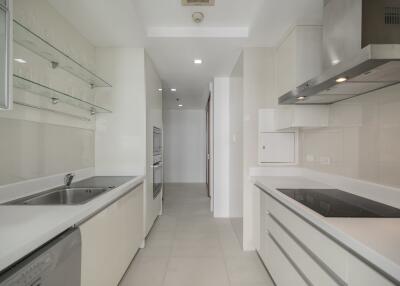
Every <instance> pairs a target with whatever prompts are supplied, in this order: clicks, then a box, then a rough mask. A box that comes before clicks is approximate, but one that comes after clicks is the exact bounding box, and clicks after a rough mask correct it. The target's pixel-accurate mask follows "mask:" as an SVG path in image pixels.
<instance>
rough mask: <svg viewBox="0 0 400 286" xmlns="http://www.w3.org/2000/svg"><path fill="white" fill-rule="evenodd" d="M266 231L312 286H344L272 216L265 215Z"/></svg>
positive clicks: (342, 282) (343, 283)
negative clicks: (277, 242)
mask: <svg viewBox="0 0 400 286" xmlns="http://www.w3.org/2000/svg"><path fill="white" fill-rule="evenodd" d="M265 217H266V224H267V227H266V228H267V229H268V231H269V232H270V233H271V234H272V235H273V236H274V237H275V238H276V240H277V241H279V243H280V245H281V246H282V248H283V249H285V251H286V253H287V255H288V256H289V257H290V258H291V259H292V260H293V262H294V263H295V264H297V265H299V267H300V268H301V271H302V272H303V273H304V275H305V276H306V277H307V278H308V280H309V281H310V282H311V283H312V284H313V285H324V286H337V285H346V283H345V282H344V281H342V280H341V279H340V278H339V277H337V275H336V274H335V273H333V272H332V271H331V270H330V269H328V268H327V267H326V265H323V263H321V261H319V258H317V257H316V256H315V255H314V254H313V253H312V252H311V251H310V250H309V249H308V248H307V247H306V246H305V245H304V244H303V243H302V242H300V241H299V240H297V239H296V238H295V237H294V236H293V234H291V233H290V231H289V230H288V229H285V227H284V226H282V225H280V223H279V221H277V220H276V218H274V217H273V216H272V215H266V216H265ZM320 263H321V264H320Z"/></svg>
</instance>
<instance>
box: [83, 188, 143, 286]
mask: <svg viewBox="0 0 400 286" xmlns="http://www.w3.org/2000/svg"><path fill="white" fill-rule="evenodd" d="M80 230H81V235H82V266H81V267H82V268H81V269H82V272H81V273H82V276H81V277H82V278H81V285H82V286H117V285H118V283H119V282H120V280H121V278H122V276H123V275H124V273H125V271H126V269H127V268H128V266H129V264H130V263H131V261H132V259H133V258H134V256H135V254H136V252H137V251H138V249H139V247H140V245H141V243H142V241H143V239H144V227H143V184H142V185H140V186H137V187H136V188H135V189H133V190H131V191H130V192H129V193H128V194H126V195H125V196H123V197H122V198H120V199H119V200H118V201H116V202H114V203H113V204H112V205H110V206H109V207H107V208H106V209H104V210H103V211H101V212H100V213H99V214H97V215H95V216H94V217H92V218H91V219H89V220H88V221H86V222H84V223H83V224H82V225H81V226H80Z"/></svg>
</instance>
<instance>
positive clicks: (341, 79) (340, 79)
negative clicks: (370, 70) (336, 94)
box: [336, 77, 347, 83]
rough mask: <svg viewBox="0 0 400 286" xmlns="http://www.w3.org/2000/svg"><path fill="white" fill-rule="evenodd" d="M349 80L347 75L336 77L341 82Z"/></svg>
mask: <svg viewBox="0 0 400 286" xmlns="http://www.w3.org/2000/svg"><path fill="white" fill-rule="evenodd" d="M346 80H347V77H339V78H338V79H336V82H337V83H341V82H345V81H346Z"/></svg>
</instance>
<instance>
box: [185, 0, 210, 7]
mask: <svg viewBox="0 0 400 286" xmlns="http://www.w3.org/2000/svg"><path fill="white" fill-rule="evenodd" d="M182 5H183V6H214V5H215V0H182Z"/></svg>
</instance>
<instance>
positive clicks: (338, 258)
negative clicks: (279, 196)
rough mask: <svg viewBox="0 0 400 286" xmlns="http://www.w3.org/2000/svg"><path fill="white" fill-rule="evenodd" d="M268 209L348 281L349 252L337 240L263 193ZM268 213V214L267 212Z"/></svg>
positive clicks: (338, 274)
mask: <svg viewBox="0 0 400 286" xmlns="http://www.w3.org/2000/svg"><path fill="white" fill-rule="evenodd" d="M263 195H264V199H265V200H266V205H267V211H268V212H269V213H271V214H272V215H273V216H274V217H275V218H276V219H277V220H278V221H279V222H280V223H281V224H282V225H284V226H285V227H286V228H287V229H290V231H291V233H292V234H293V235H294V236H295V237H296V238H297V239H298V240H299V241H301V242H302V243H303V244H304V245H305V246H306V247H307V248H308V249H309V250H310V251H311V252H312V253H313V254H315V255H316V256H317V257H318V258H319V259H320V260H321V261H322V262H323V263H324V264H325V265H326V266H327V267H329V269H331V270H332V271H333V272H334V273H336V275H337V276H338V277H340V279H342V280H343V281H347V271H346V269H348V268H347V261H348V259H347V258H348V256H349V253H348V252H347V251H346V250H345V249H344V248H342V247H341V246H340V245H338V244H337V243H336V242H334V241H333V240H331V239H330V238H328V237H327V236H325V235H324V234H323V233H321V232H320V231H319V230H317V229H316V228H314V227H313V226H312V225H310V224H308V223H307V222H306V221H304V220H303V219H302V218H301V217H300V216H298V215H297V214H295V213H293V212H292V211H290V210H289V209H288V208H286V207H285V206H283V205H282V204H280V203H279V202H277V201H276V200H275V199H273V198H272V197H270V196H269V195H267V194H265V193H263ZM266 215H267V214H266Z"/></svg>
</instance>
